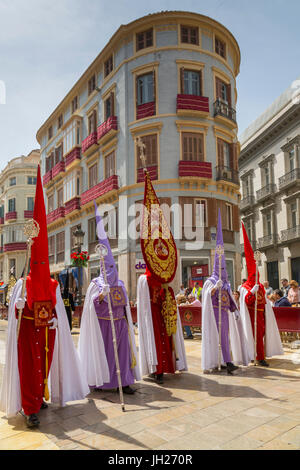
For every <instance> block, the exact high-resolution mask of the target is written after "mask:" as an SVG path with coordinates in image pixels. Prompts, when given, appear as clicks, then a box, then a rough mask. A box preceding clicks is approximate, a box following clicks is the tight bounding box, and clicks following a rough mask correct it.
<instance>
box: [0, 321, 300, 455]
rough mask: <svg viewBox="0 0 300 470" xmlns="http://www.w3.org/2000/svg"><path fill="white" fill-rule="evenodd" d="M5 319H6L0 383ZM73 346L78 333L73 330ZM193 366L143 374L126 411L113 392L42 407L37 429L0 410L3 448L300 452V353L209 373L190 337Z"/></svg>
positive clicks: (290, 352)
mask: <svg viewBox="0 0 300 470" xmlns="http://www.w3.org/2000/svg"><path fill="white" fill-rule="evenodd" d="M6 326H7V322H5V321H0V381H1V380H2V372H3V365H4V358H5V356H4V353H5V337H6ZM73 333H74V334H73V339H74V343H75V344H77V341H78V330H75V331H74V332H73ZM185 345H186V352H187V360H188V364H189V371H188V372H186V373H176V374H175V375H174V376H166V379H165V383H164V385H162V386H160V385H158V384H156V383H155V382H154V381H153V380H152V379H149V378H144V380H143V381H141V382H139V383H137V384H135V386H134V387H135V388H136V393H135V395H134V396H127V395H125V402H126V412H125V413H124V412H122V410H121V407H120V404H119V399H118V395H117V393H116V392H114V391H102V392H92V393H91V394H90V395H89V396H88V397H87V398H86V399H84V400H81V401H77V402H73V403H69V404H67V406H66V407H65V408H59V407H57V406H55V405H51V404H50V405H49V408H48V409H47V410H43V411H41V412H40V421H41V424H40V426H39V428H38V429H35V430H29V429H28V428H27V427H26V424H25V421H24V418H23V417H22V416H21V415H17V416H16V417H15V418H13V419H9V420H7V419H6V418H5V416H4V414H3V413H0V450H4V449H39V450H58V449H62V450H73V449H74V450H94V449H105V450H117V449H120V450H121V449H128V450H147V449H151V450H152V449H157V450H158V449H160V450H192V449H207V450H208V449H214V450H224V449H227V450H232V449H236V450H238V449H241V450H243V449H261V450H270V449H274V450H275V449H276V450H277V449H278V450H280V449H284V450H286V449H290V450H298V449H300V380H299V378H300V350H298V351H297V350H291V349H289V348H287V347H286V348H285V355H284V356H280V357H275V358H272V359H270V361H269V362H270V368H268V369H263V368H260V367H254V366H249V367H248V368H245V367H241V368H240V369H239V370H238V371H237V372H236V373H235V375H234V376H228V375H227V374H226V373H218V372H217V373H211V374H203V373H202V371H201V342H200V341H199V340H198V339H197V340H193V341H185Z"/></svg>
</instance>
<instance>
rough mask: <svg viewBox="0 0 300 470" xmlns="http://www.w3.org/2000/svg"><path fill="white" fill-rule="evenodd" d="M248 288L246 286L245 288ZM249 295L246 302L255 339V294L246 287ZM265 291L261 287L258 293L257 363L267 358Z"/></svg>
mask: <svg viewBox="0 0 300 470" xmlns="http://www.w3.org/2000/svg"><path fill="white" fill-rule="evenodd" d="M244 287H246V286H244ZM246 289H247V290H248V293H247V294H246V296H245V301H246V304H247V307H248V311H249V315H250V319H251V325H252V331H253V338H255V325H254V323H255V294H251V288H250V287H249V288H248V287H246ZM265 305H266V299H265V290H264V288H263V287H262V286H261V285H260V287H259V290H258V292H257V357H256V360H257V361H262V360H263V359H264V358H265V350H264V336H265V330H266V326H265Z"/></svg>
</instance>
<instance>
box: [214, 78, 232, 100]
mask: <svg viewBox="0 0 300 470" xmlns="http://www.w3.org/2000/svg"><path fill="white" fill-rule="evenodd" d="M216 98H217V99H219V100H221V101H223V102H225V103H227V104H228V105H229V106H231V85H230V84H227V83H225V82H224V81H223V80H221V79H220V78H219V77H216Z"/></svg>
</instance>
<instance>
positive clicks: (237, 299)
mask: <svg viewBox="0 0 300 470" xmlns="http://www.w3.org/2000/svg"><path fill="white" fill-rule="evenodd" d="M232 294H233V298H234V300H235V303H236V304H237V307H238V309H239V308H240V293H239V291H238V290H235V291H233V293H232Z"/></svg>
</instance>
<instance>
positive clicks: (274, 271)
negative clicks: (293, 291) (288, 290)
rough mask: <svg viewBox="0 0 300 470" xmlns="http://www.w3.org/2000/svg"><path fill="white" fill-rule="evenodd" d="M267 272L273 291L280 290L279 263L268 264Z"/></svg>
mask: <svg viewBox="0 0 300 470" xmlns="http://www.w3.org/2000/svg"><path fill="white" fill-rule="evenodd" d="M299 260H300V258H299ZM267 272H268V281H269V284H270V286H271V287H272V288H273V289H279V274H278V261H271V262H269V263H267Z"/></svg>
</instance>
